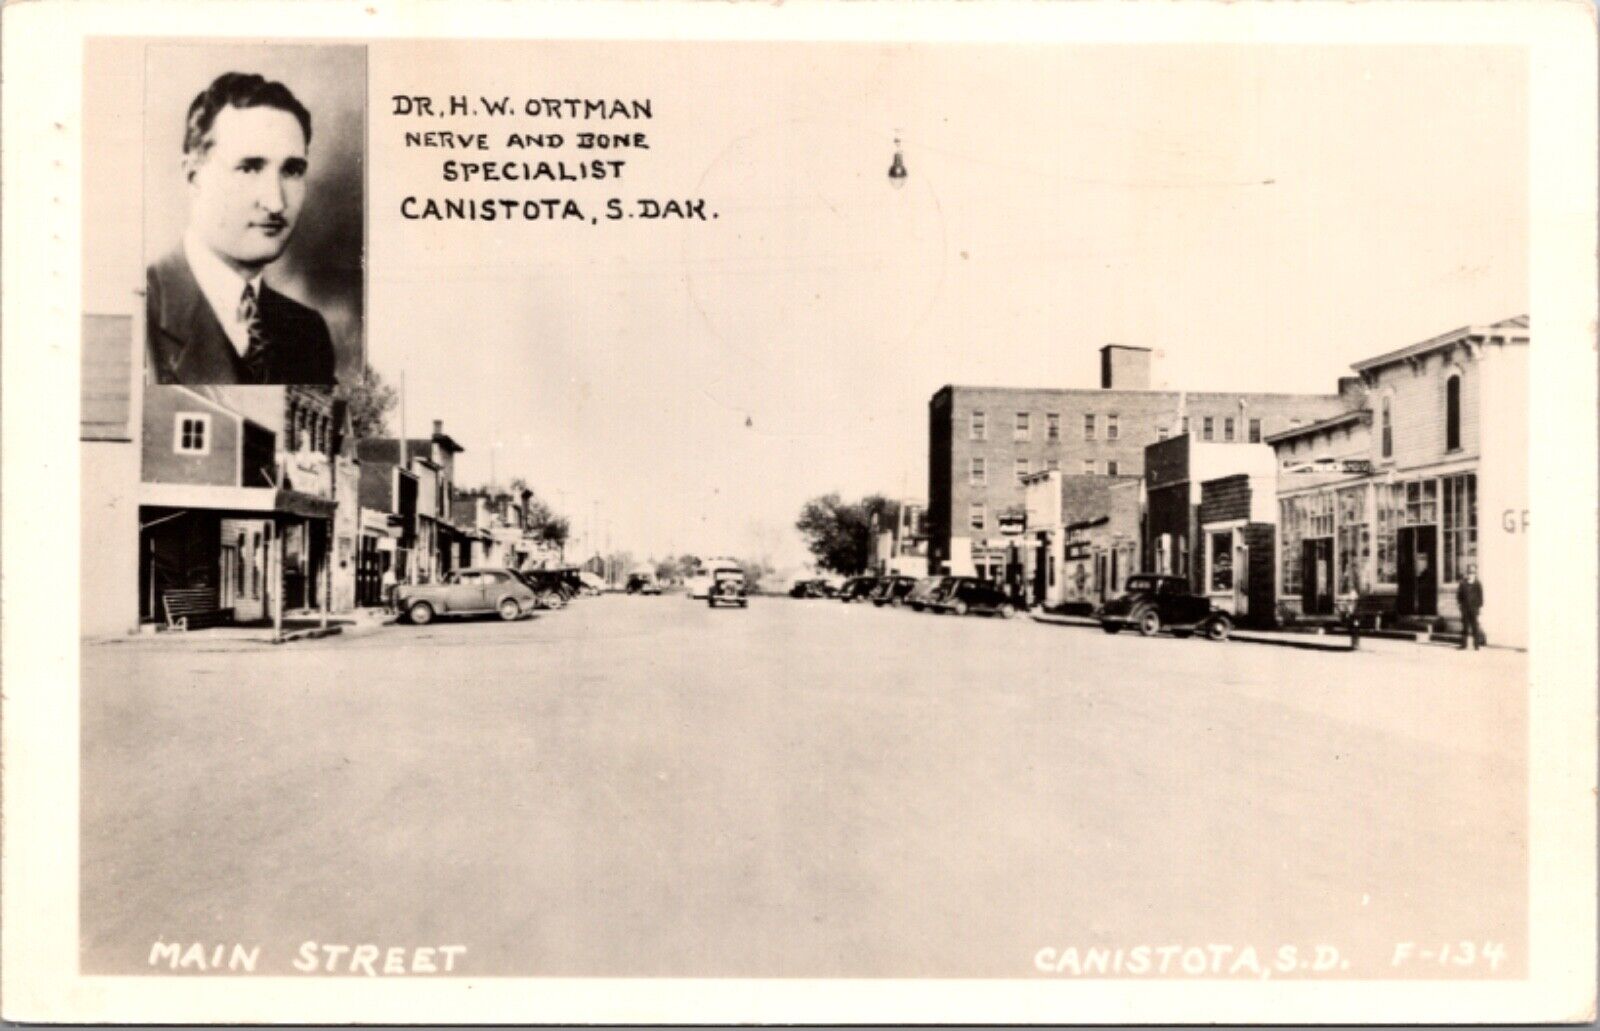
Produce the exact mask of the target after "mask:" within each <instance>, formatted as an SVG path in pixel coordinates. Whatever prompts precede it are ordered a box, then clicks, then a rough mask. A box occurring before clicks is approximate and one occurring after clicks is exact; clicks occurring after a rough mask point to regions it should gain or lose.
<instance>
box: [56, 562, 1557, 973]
mask: <svg viewBox="0 0 1600 1031" xmlns="http://www.w3.org/2000/svg"><path fill="white" fill-rule="evenodd" d="M1526 675H1527V674H1526V656H1524V655H1520V654H1517V653H1512V652H1506V651H1493V650H1491V651H1488V652H1484V653H1476V654H1463V653H1458V652H1455V651H1453V650H1447V649H1444V648H1439V647H1430V646H1422V645H1413V644H1409V643H1406V644H1400V643H1395V642H1367V643H1364V645H1363V648H1362V650H1361V651H1359V652H1355V653H1349V654H1338V653H1333V654H1327V653H1318V652H1308V651H1298V650H1294V649H1288V648H1277V647H1270V646H1265V645H1252V644H1245V643H1238V642H1235V643H1229V644H1213V643H1210V642H1205V641H1198V640H1184V641H1180V640H1175V639H1171V638H1165V637H1163V638H1157V639H1151V640H1145V639H1142V638H1139V637H1137V636H1135V635H1131V634H1127V633H1124V634H1122V635H1119V636H1117V637H1110V636H1108V635H1105V634H1102V633H1100V632H1099V631H1097V630H1092V629H1082V628H1063V627H1055V626H1046V625H1041V624H1037V623H1034V622H1032V621H1030V620H1028V619H1025V618H1018V619H1015V620H1012V621H1009V622H1008V621H1003V620H999V619H983V618H975V617H968V618H964V619H963V618H958V617H954V616H933V615H921V614H916V613H912V612H909V611H904V610H894V609H882V610H880V609H874V608H872V607H871V606H866V605H850V606H846V605H843V604H840V603H838V602H835V601H823V600H814V601H796V600H791V599H788V598H765V597H757V598H753V599H752V601H751V605H750V608H749V609H748V610H739V609H718V610H715V611H712V610H710V609H708V608H707V607H706V606H705V605H704V604H703V603H689V602H687V601H686V600H685V598H684V597H683V595H681V594H668V595H665V596H662V597H654V598H641V597H625V596H607V597H601V598H590V599H579V600H578V601H576V602H575V603H574V604H572V605H571V606H570V607H568V608H567V609H566V610H564V611H560V612H554V613H545V614H542V615H540V616H538V617H537V618H534V619H531V620H526V621H523V622H520V623H516V624H503V623H500V622H498V621H495V620H493V619H489V620H475V621H472V622H462V623H449V622H445V623H437V624H434V625H432V626H429V627H426V628H418V627H410V626H388V627H382V628H379V629H378V630H377V631H375V632H371V633H368V634H365V635H363V636H355V637H352V636H345V637H332V638H328V639H324V640H318V641H305V642H298V643H294V644H289V645H284V646H279V647H273V646H269V645H259V644H254V643H250V642H239V641H225V640H213V641H208V640H206V639H205V638H204V636H203V632H202V633H197V634H195V635H192V636H190V637H189V638H188V639H179V638H178V635H173V637H172V638H168V637H166V636H165V635H163V636H162V637H160V638H155V639H140V640H132V641H127V642H120V643H107V644H88V645H86V646H85V648H84V655H83V680H82V690H83V734H82V755H83V779H82V849H81V862H82V878H81V894H82V911H81V917H80V920H81V925H80V926H81V939H82V944H83V970H84V972H85V973H88V974H108V973H136V972H146V971H150V970H151V969H152V968H151V967H150V966H149V961H150V956H151V949H152V946H153V945H154V944H156V943H158V942H161V943H168V944H170V943H178V944H180V945H181V946H183V947H184V948H188V947H189V946H190V945H191V944H192V943H195V942H200V943H204V944H205V950H204V951H205V952H206V954H207V958H208V959H209V958H211V956H212V955H213V954H214V953H213V949H212V946H213V945H216V944H226V945H228V946H229V947H230V948H231V946H232V945H233V944H235V943H241V944H243V945H244V946H246V947H251V948H254V947H259V949H260V952H259V956H260V959H259V966H258V967H257V969H258V970H260V971H261V972H265V973H280V974H292V973H295V968H294V967H293V966H292V965H291V963H292V962H293V961H294V960H295V959H296V957H297V955H299V950H300V947H301V945H302V943H304V942H308V941H310V942H316V943H319V945H320V944H322V943H339V944H342V945H351V946H354V945H357V944H365V943H370V944H373V945H376V946H379V947H380V948H383V949H388V948H390V947H395V946H402V947H405V948H406V949H408V950H410V949H414V948H415V947H418V946H424V947H439V946H446V945H461V946H465V952H463V953H460V954H456V955H454V957H453V962H454V964H455V966H454V969H455V971H456V972H458V973H469V974H508V975H509V974H515V975H524V976H532V975H548V976H584V975H595V976H748V977H758V976H780V977H786V976H815V977H835V976H869V977H880V976H881V977H959V976H968V977H1031V976H1043V975H1041V974H1040V973H1039V971H1038V969H1037V964H1038V963H1039V962H1040V959H1039V957H1040V950H1041V949H1049V950H1053V951H1051V952H1049V953H1048V954H1046V957H1045V958H1046V961H1051V960H1053V958H1054V957H1057V956H1059V955H1060V954H1062V953H1063V952H1064V951H1065V950H1067V949H1068V948H1074V949H1086V948H1087V947H1089V946H1108V947H1123V948H1133V947H1136V946H1140V945H1148V946H1155V947H1159V946H1164V945H1184V946H1205V945H1208V944H1215V943H1222V944H1226V945H1228V946H1230V947H1233V948H1242V947H1245V946H1251V947H1254V948H1256V949H1258V950H1261V951H1262V952H1263V953H1267V952H1271V951H1273V950H1276V949H1278V948H1279V947H1280V946H1281V945H1285V944H1292V945H1297V946H1298V947H1299V948H1300V949H1302V950H1304V951H1303V952H1302V953H1300V955H1307V954H1309V953H1310V951H1311V949H1312V947H1313V946H1315V945H1318V944H1325V945H1332V946H1333V947H1335V948H1336V949H1337V950H1339V951H1338V955H1339V956H1340V957H1341V958H1340V963H1341V964H1344V963H1348V967H1343V966H1341V967H1340V968H1339V974H1340V975H1341V976H1365V977H1391V976H1403V977H1439V976H1460V975H1470V976H1485V975H1488V974H1491V973H1494V974H1499V975H1502V976H1506V975H1511V976H1516V975H1519V974H1522V973H1524V972H1525V970H1526V966H1525V962H1526V961H1525V955H1524V949H1525V944H1526V932H1525V927H1524V924H1525V901H1524V900H1525V896H1526V891H1527V882H1526V867H1527V864H1526V845H1527V839H1526V831H1525V825H1526V818H1527V806H1526V791H1527V775H1526V764H1527V751H1526V737H1527V716H1526V693H1527V692H1526V686H1525V685H1526ZM1462 941H1467V942H1474V943H1479V946H1480V948H1481V945H1482V944H1484V943H1497V944H1499V945H1500V946H1501V947H1503V949H1504V959H1503V960H1502V961H1500V962H1498V963H1497V964H1495V969H1493V970H1491V969H1490V967H1489V965H1488V964H1487V961H1481V960H1474V963H1473V964H1469V965H1468V966H1465V967H1457V966H1453V965H1449V964H1448V963H1445V962H1442V961H1439V962H1435V961H1428V962H1423V961H1419V960H1418V959H1416V958H1415V955H1416V953H1415V951H1414V952H1413V953H1412V954H1411V955H1410V956H1409V957H1408V958H1407V959H1406V960H1405V961H1404V962H1402V963H1401V964H1400V965H1399V966H1395V965H1393V963H1394V957H1395V953H1396V948H1397V946H1398V945H1400V944H1401V943H1411V944H1412V945H1414V946H1415V949H1416V950H1431V951H1430V952H1429V954H1430V955H1436V954H1437V950H1438V949H1439V946H1440V945H1443V944H1446V943H1455V942H1462ZM312 948H313V951H315V950H316V949H317V948H318V946H313V947H312ZM163 955H170V954H163ZM316 955H317V956H318V962H321V958H322V957H323V956H324V955H325V954H324V953H322V952H320V951H318V952H316ZM406 955H407V956H411V955H412V953H410V952H408V953H407V954H406ZM1456 955H1457V956H1458V957H1459V956H1460V955H1461V953H1460V952H1459V950H1458V951H1457V953H1456ZM409 961H410V960H407V962H409ZM434 961H435V962H437V963H441V964H442V960H440V959H438V958H436V959H435V960H434ZM162 963H163V965H162V966H161V967H160V968H159V969H160V971H161V972H163V973H168V972H169V970H168V969H167V961H166V960H165V959H164V960H163V961H162ZM340 963H343V964H344V965H342V966H341V965H338V964H340ZM335 965H336V967H337V969H338V970H339V971H340V972H349V970H348V957H347V956H346V957H343V958H342V959H336V960H335ZM1046 965H1048V962H1047V963H1046ZM191 969H192V967H191ZM359 972H361V973H365V971H364V970H361V971H359ZM380 972H381V968H380ZM1297 972H1298V973H1302V974H1304V973H1307V971H1306V970H1304V969H1301V970H1299V971H1297ZM1172 973H1173V974H1176V973H1177V971H1176V970H1174V971H1172Z"/></svg>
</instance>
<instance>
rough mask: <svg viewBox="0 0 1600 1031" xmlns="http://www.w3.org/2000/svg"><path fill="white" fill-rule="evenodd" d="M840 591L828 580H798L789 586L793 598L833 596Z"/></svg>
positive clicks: (790, 595)
mask: <svg viewBox="0 0 1600 1031" xmlns="http://www.w3.org/2000/svg"><path fill="white" fill-rule="evenodd" d="M836 593H838V592H837V591H836V590H835V589H834V586H833V585H832V584H830V583H829V582H828V581H826V580H796V581H795V582H794V586H792V587H790V588H789V597H791V598H831V597H833V596H834V595H835V594H836Z"/></svg>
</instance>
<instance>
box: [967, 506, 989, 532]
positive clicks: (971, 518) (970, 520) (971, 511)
mask: <svg viewBox="0 0 1600 1031" xmlns="http://www.w3.org/2000/svg"><path fill="white" fill-rule="evenodd" d="M967 525H968V526H969V527H971V528H972V529H974V530H982V529H983V528H984V525H985V523H984V513H983V502H981V501H974V502H973V503H972V505H971V506H970V507H969V508H968V509H967Z"/></svg>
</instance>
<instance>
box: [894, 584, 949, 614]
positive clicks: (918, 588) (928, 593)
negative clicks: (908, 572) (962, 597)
mask: <svg viewBox="0 0 1600 1031" xmlns="http://www.w3.org/2000/svg"><path fill="white" fill-rule="evenodd" d="M951 579H952V578H951V577H948V576H925V577H923V578H922V579H920V580H918V581H917V582H916V585H915V586H914V587H912V588H911V593H910V594H907V595H906V600H905V604H907V605H909V606H910V607H911V608H912V609H913V610H914V611H917V612H921V611H923V610H924V609H927V608H928V607H929V605H930V604H931V603H932V601H933V599H934V598H935V597H936V596H937V595H938V594H939V592H940V591H942V590H943V589H944V588H945V587H946V586H947V585H948V584H949V582H950V580H951Z"/></svg>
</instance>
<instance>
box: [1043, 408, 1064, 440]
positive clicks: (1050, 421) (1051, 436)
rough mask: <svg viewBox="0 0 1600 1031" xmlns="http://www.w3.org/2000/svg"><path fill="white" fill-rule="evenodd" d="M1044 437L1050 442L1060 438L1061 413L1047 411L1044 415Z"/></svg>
mask: <svg viewBox="0 0 1600 1031" xmlns="http://www.w3.org/2000/svg"><path fill="white" fill-rule="evenodd" d="M1044 437H1045V439H1046V440H1048V441H1050V442H1051V443H1052V444H1053V443H1055V442H1056V441H1058V440H1060V439H1061V413H1060V412H1049V413H1047V414H1046V415H1045V417H1044Z"/></svg>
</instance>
